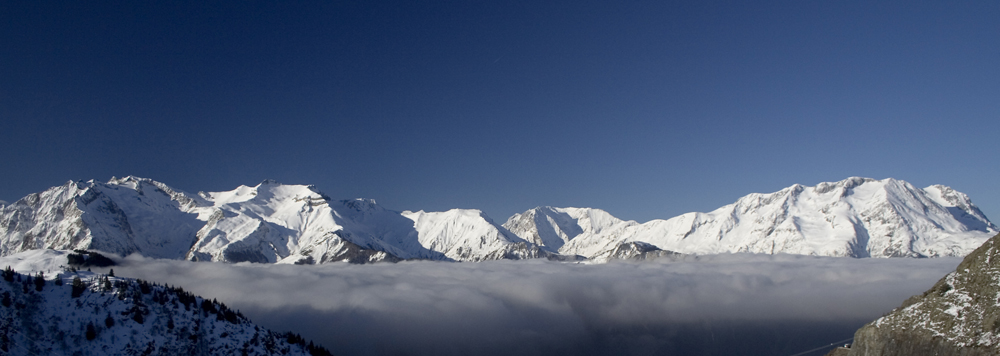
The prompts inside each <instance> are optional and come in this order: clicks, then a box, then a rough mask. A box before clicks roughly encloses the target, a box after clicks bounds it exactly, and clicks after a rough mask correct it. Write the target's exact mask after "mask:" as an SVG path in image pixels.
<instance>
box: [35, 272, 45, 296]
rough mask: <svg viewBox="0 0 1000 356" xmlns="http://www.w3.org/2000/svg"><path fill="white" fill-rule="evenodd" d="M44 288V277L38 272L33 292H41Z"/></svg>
mask: <svg viewBox="0 0 1000 356" xmlns="http://www.w3.org/2000/svg"><path fill="white" fill-rule="evenodd" d="M44 287H45V276H44V275H42V272H38V274H36V275H35V291H38V292H41V291H42V288H44Z"/></svg>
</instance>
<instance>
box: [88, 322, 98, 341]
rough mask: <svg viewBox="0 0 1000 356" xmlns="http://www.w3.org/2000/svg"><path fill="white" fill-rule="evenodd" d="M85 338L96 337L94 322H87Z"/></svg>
mask: <svg viewBox="0 0 1000 356" xmlns="http://www.w3.org/2000/svg"><path fill="white" fill-rule="evenodd" d="M86 336H87V340H93V339H96V338H97V329H95V328H94V322H89V323H87V332H86Z"/></svg>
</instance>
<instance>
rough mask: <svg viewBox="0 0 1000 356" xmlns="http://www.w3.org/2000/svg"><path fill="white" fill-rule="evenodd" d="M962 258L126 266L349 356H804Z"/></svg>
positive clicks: (132, 273)
mask: <svg viewBox="0 0 1000 356" xmlns="http://www.w3.org/2000/svg"><path fill="white" fill-rule="evenodd" d="M959 261H960V259H958V258H950V257H945V258H930V259H911V258H894V259H872V258H865V259H854V258H835V257H814V256H795V255H773V256H771V255H746V254H735V255H712V256H685V257H682V258H677V259H661V260H656V261H647V262H643V263H634V262H612V263H606V264H573V263H559V262H554V261H548V260H544V259H534V260H529V261H486V262H482V263H445V262H436V261H404V262H400V263H395V264H389V263H382V264H371V265H353V264H342V263H339V264H325V265H313V266H291V265H274V264H248V263H240V264H220V263H193V262H187V261H178V260H153V259H148V258H140V257H138V256H133V257H130V258H126V259H123V260H122V261H121V265H119V266H115V267H114V269H115V273H116V274H117V275H120V276H129V277H136V278H142V279H144V280H150V281H156V282H158V283H166V284H171V285H179V286H183V287H184V289H185V290H189V291H192V292H195V293H197V294H199V295H202V296H205V297H207V298H216V299H218V300H219V301H222V302H224V303H226V304H227V305H229V306H230V307H231V308H236V309H239V310H241V311H242V312H243V313H244V314H245V315H247V316H248V317H250V318H251V319H253V320H254V321H255V322H257V323H259V324H260V325H262V326H264V327H268V328H272V329H275V330H290V331H293V332H297V333H300V334H302V335H303V336H304V337H307V338H309V339H312V340H315V341H316V342H318V343H320V344H322V345H324V346H326V347H327V348H329V349H330V350H334V352H335V353H336V354H338V355H396V354H407V355H511V354H517V355H551V354H573V355H651V354H664V355H792V354H795V353H798V352H801V351H805V350H807V349H810V348H814V347H817V346H820V345H826V344H829V343H830V342H833V341H837V340H842V339H845V338H848V337H850V336H851V334H852V333H853V332H854V330H856V329H857V328H858V327H860V326H861V325H863V324H864V323H865V322H866V321H869V320H872V319H874V318H876V317H878V316H879V315H882V314H883V313H885V312H886V311H888V310H891V309H892V308H893V307H894V306H897V305H898V304H899V301H900V300H903V299H905V298H907V297H909V296H911V295H913V294H915V293H919V292H920V291H922V290H924V289H926V288H927V286H928V285H930V284H933V283H934V281H935V280H937V279H938V278H940V277H941V276H942V275H943V274H945V273H947V271H949V270H953V269H954V268H955V266H956V265H957V264H958V263H959ZM2 263H3V262H2V261H0V264H2ZM94 270H95V271H102V272H103V271H105V270H106V269H100V270H98V269H96V268H95V269H94ZM819 354H821V353H819Z"/></svg>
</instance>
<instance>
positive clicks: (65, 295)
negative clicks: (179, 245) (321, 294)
mask: <svg viewBox="0 0 1000 356" xmlns="http://www.w3.org/2000/svg"><path fill="white" fill-rule="evenodd" d="M66 255H67V252H66V251H55V250H35V251H29V252H25V253H22V254H18V255H14V256H8V257H5V258H2V259H0V264H3V265H5V266H9V265H14V271H15V272H16V273H10V274H6V273H5V274H4V279H3V280H0V353H2V354H5V355H140V354H143V355H148V354H154V353H155V354H159V355H167V354H169V355H182V354H183V355H236V354H244V355H309V354H310V353H312V354H329V352H328V351H326V350H325V349H322V348H311V349H310V348H309V347H307V346H306V344H305V341H304V340H302V339H301V337H298V336H297V335H294V334H278V333H275V332H272V331H269V330H266V329H262V328H260V327H258V326H256V325H254V324H252V323H251V322H250V320H249V319H247V318H245V317H243V316H242V314H240V313H239V312H238V311H234V310H232V309H229V308H227V307H226V306H225V304H222V303H218V302H215V301H208V300H204V299H202V298H200V297H197V296H194V295H191V294H190V293H187V292H184V291H183V290H180V289H174V288H168V287H165V286H159V285H152V284H149V283H146V282H142V281H136V280H132V279H127V278H115V277H108V276H105V275H98V274H94V273H90V272H69V271H65V270H63V269H61V268H57V269H53V268H52V267H57V266H59V265H61V264H66ZM18 268H23V269H18ZM38 272H42V273H43V275H42V278H41V280H40V281H39V280H36V278H35V277H36V276H38V275H37V273H38ZM74 279H79V283H80V287H81V288H80V289H79V291H80V293H79V294H78V295H74V291H73V290H74V287H73V284H74ZM57 280H58V283H57ZM60 284H61V285H60Z"/></svg>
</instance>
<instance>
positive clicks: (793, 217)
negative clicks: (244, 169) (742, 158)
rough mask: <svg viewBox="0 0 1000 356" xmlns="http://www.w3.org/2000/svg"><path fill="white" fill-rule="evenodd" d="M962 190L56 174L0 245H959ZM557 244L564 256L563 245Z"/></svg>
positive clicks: (469, 257) (636, 252)
mask: <svg viewBox="0 0 1000 356" xmlns="http://www.w3.org/2000/svg"><path fill="white" fill-rule="evenodd" d="M996 231H997V227H996V226H995V225H993V223H991V222H990V221H989V220H988V219H987V218H986V217H985V216H983V214H982V212H980V211H979V209H978V208H976V206H975V205H973V204H972V202H971V200H970V199H969V198H968V197H967V196H965V195H964V194H962V193H960V192H957V191H955V190H953V189H951V188H948V187H945V186H940V185H935V186H931V187H927V188H924V189H919V188H916V187H913V186H912V185H910V184H909V183H906V182H904V181H899V180H894V179H885V180H880V181H877V180H873V179H865V178H850V179H847V180H843V181H840V182H835V183H821V184H819V185H817V186H815V187H804V186H801V185H794V186H792V187H789V188H786V189H783V190H781V191H778V192H775V193H771V194H750V195H748V196H745V197H743V198H740V199H739V200H738V201H737V202H736V203H734V204H731V205H727V206H724V207H721V208H719V209H717V210H715V211H712V212H709V213H688V214H684V215H681V216H678V217H674V218H671V219H668V220H653V221H650V222H647V223H644V224H640V223H637V222H635V221H624V220H621V219H618V218H616V217H614V216H611V215H610V214H608V213H607V212H605V211H602V210H599V209H592V208H551V207H540V208H535V209H532V210H529V211H527V212H525V213H522V214H517V215H515V216H513V217H511V218H510V219H508V220H507V222H506V223H505V224H503V225H500V224H497V223H495V222H494V221H493V220H492V219H491V218H489V217H488V216H486V214H484V213H483V212H482V211H479V210H474V209H453V210H449V211H444V212H424V211H418V212H410V211H403V212H399V211H393V210H389V209H385V208H384V207H382V206H380V205H378V204H376V203H375V201H373V200H368V199H351V200H333V199H331V198H330V197H328V196H327V195H325V194H323V193H321V192H319V191H318V190H317V189H316V188H315V187H312V186H305V185H285V184H279V183H276V182H273V181H264V182H262V183H260V184H258V185H256V186H252V187H250V186H240V187H238V188H236V189H234V190H231V191H225V192H208V193H205V192H199V193H197V194H189V193H185V192H182V191H179V190H176V189H173V188H171V187H169V186H167V185H166V184H163V183H160V182H156V181H153V180H150V179H145V178H137V177H125V178H121V179H114V178H113V179H111V180H110V181H108V182H107V183H101V182H97V181H93V180H91V181H87V182H72V181H71V182H67V183H66V184H64V185H62V186H58V187H53V188H50V189H48V190H46V191H44V192H41V193H35V194H31V195H28V196H26V197H24V198H22V199H20V200H18V201H16V202H14V203H11V204H8V205H5V206H2V207H0V255H10V254H13V253H18V252H22V251H29V250H33V249H43V248H52V249H94V250H100V251H106V252H110V253H114V254H118V255H122V256H125V255H128V254H132V253H139V254H142V255H143V256H147V257H156V258H167V259H185V260H193V261H224V262H258V263H279V264H322V263H329V262H339V261H347V262H354V263H366V262H377V261H400V260H442V261H486V260H497V259H527V258H538V257H548V258H552V259H576V258H577V257H578V256H579V257H580V258H589V259H591V260H594V261H607V260H611V259H622V258H626V259H627V258H636V259H646V258H655V257H658V256H665V255H672V254H673V252H671V251H674V252H680V253H684V254H717V253H734V252H750V253H764V254H776V253H790V254H804V255H822V256H851V257H940V256H962V255H965V254H967V253H968V252H970V251H972V250H973V249H975V248H976V247H977V246H979V245H980V244H981V243H982V242H983V241H985V240H986V239H987V238H989V237H990V236H992V234H994V233H996ZM560 255H562V256H560Z"/></svg>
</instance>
